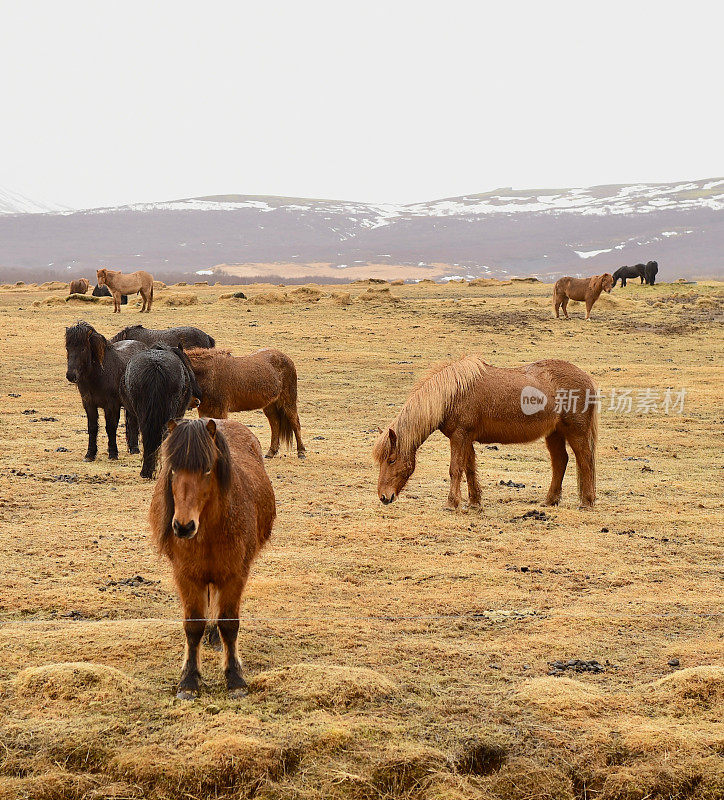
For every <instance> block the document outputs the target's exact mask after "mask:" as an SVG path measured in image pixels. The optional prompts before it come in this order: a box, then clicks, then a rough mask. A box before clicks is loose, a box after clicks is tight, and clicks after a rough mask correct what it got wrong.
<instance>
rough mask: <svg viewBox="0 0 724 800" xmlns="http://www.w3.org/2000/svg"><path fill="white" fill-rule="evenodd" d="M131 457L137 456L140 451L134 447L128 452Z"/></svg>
mask: <svg viewBox="0 0 724 800" xmlns="http://www.w3.org/2000/svg"><path fill="white" fill-rule="evenodd" d="M128 452H129V453H130V454H131V455H132V456H137V455H139V454H140V452H141V451H140V450H139V449H138V448H137V447H134V448H133V450H129V451H128Z"/></svg>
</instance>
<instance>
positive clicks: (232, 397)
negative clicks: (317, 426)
mask: <svg viewBox="0 0 724 800" xmlns="http://www.w3.org/2000/svg"><path fill="white" fill-rule="evenodd" d="M186 355H187V356H188V358H189V361H190V362H191V366H192V367H193V369H194V373H195V374H196V380H197V381H198V384H199V386H200V387H201V392H202V398H201V405H199V416H200V417H217V418H221V419H225V418H226V417H228V416H229V412H230V411H251V410H252V409H255V408H261V409H262V411H263V412H264V414H265V415H266V418H267V419H268V420H269V426H270V427H271V445H270V446H269V452H268V453H267V454H266V457H267V458H273V457H274V456H275V455H276V454H277V453H278V452H279V439H280V438H281V439H282V440H283V441H284V442H285V444H287V445H291V443H292V436H294V437H296V440H297V455H298V456H299V458H305V456H306V451H305V448H304V443H303V442H302V431H301V427H300V425H299V414H298V413H297V370H296V368H295V367H294V362H293V361H292V360H291V358H289V356H286V355H284V353H281V352H280V351H279V350H273V349H272V348H266V349H264V350H259V352H257V353H252V354H251V355H248V356H241V357H235V356H232V355H231V353H230V352H229V351H228V350H216V349H208V350H207V349H201V348H194V349H192V350H187V351H186Z"/></svg>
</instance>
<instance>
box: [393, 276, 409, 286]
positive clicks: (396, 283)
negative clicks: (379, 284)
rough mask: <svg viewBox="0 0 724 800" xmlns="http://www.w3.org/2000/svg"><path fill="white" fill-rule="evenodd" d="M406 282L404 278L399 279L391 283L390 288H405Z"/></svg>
mask: <svg viewBox="0 0 724 800" xmlns="http://www.w3.org/2000/svg"><path fill="white" fill-rule="evenodd" d="M404 285H405V282H404V281H403V280H402V278H398V279H397V280H396V281H390V286H404Z"/></svg>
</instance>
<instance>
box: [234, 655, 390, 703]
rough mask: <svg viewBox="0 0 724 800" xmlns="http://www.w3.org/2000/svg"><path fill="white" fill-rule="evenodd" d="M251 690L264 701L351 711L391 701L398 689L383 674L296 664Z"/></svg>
mask: <svg viewBox="0 0 724 800" xmlns="http://www.w3.org/2000/svg"><path fill="white" fill-rule="evenodd" d="M249 686H250V689H251V691H252V692H258V693H259V694H260V695H261V696H262V699H266V698H268V697H273V698H275V699H278V700H282V701H285V702H294V701H297V702H304V703H305V704H309V705H311V706H315V707H320V708H350V707H351V706H359V705H363V704H365V703H370V702H376V701H380V700H385V699H388V698H390V697H393V696H394V695H395V694H396V692H397V686H396V685H395V684H394V683H393V682H392V681H391V680H390V679H389V678H386V677H385V676H384V675H382V674H380V673H379V672H375V671H374V670H371V669H364V668H361V667H342V666H338V665H335V664H294V665H292V666H290V667H281V668H279V669H273V670H269V671H268V672H260V673H259V674H258V675H256V676H255V677H254V678H253V679H252V681H251V682H250V684H249Z"/></svg>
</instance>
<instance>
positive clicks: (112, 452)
mask: <svg viewBox="0 0 724 800" xmlns="http://www.w3.org/2000/svg"><path fill="white" fill-rule="evenodd" d="M103 415H104V416H105V418H106V436H108V458H110V459H111V460H112V461H117V460H118V444H117V443H116V433H117V432H118V420H119V419H120V418H121V407H120V406H111V407H110V408H104V409H103Z"/></svg>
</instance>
